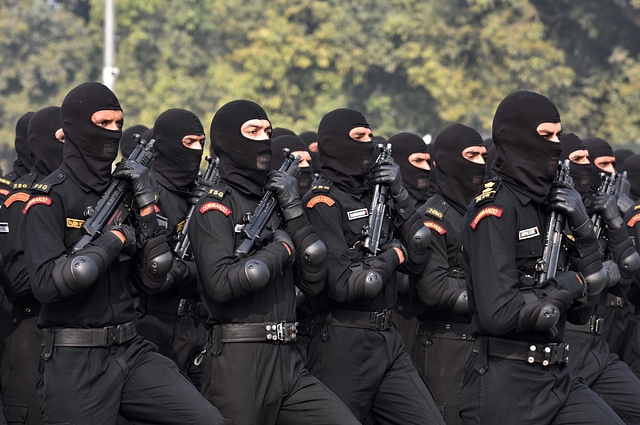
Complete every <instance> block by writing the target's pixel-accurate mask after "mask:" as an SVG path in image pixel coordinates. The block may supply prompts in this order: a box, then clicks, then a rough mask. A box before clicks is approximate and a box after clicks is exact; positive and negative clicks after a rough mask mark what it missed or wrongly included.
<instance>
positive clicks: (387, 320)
mask: <svg viewBox="0 0 640 425" xmlns="http://www.w3.org/2000/svg"><path fill="white" fill-rule="evenodd" d="M391 311H392V310H380V311H358V310H331V324H332V325H333V326H340V327H343V328H359V329H369V330H372V331H388V330H389V329H391V324H392V323H393V322H392V320H391Z"/></svg>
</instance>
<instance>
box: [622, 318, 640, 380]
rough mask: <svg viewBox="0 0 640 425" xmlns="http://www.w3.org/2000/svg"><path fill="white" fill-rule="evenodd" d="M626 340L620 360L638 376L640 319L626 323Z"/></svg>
mask: <svg viewBox="0 0 640 425" xmlns="http://www.w3.org/2000/svg"><path fill="white" fill-rule="evenodd" d="M627 335H628V339H627V341H626V344H625V346H624V348H623V350H622V354H621V355H620V359H621V360H622V361H624V362H625V363H626V364H628V365H629V367H630V368H631V370H633V371H634V372H635V373H636V374H637V375H640V319H638V318H636V317H634V318H632V319H631V320H630V321H629V323H628V333H627Z"/></svg>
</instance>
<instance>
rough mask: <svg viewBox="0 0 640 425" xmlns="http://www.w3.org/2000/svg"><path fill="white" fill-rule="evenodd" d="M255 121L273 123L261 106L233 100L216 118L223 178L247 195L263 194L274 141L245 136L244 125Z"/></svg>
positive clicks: (215, 145) (214, 137)
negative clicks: (242, 129) (243, 132)
mask: <svg viewBox="0 0 640 425" xmlns="http://www.w3.org/2000/svg"><path fill="white" fill-rule="evenodd" d="M253 119H259V120H267V121H269V117H268V116H267V113H266V112H265V111H264V109H262V107H261V106H260V105H258V104H257V103H255V102H252V101H250V100H234V101H231V102H229V103H227V104H225V105H224V106H222V107H221V108H220V109H218V111H217V112H216V114H215V115H214V117H213V120H212V121H211V130H210V138H211V147H212V149H213V152H214V153H215V154H216V156H217V157H218V158H220V165H219V170H220V177H221V178H222V179H223V180H224V181H226V182H228V183H230V184H231V185H233V186H234V187H236V188H238V189H239V190H241V191H243V192H244V193H246V194H249V195H251V194H253V195H260V194H262V192H263V189H262V188H263V185H264V182H265V180H266V178H267V173H268V172H269V169H270V165H271V139H265V140H253V139H250V138H248V137H246V136H245V135H243V134H242V131H241V128H242V125H243V124H244V123H246V122H247V121H250V120H253Z"/></svg>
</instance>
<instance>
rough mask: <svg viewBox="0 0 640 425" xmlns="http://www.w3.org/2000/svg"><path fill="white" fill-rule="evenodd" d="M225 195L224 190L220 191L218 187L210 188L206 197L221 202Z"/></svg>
mask: <svg viewBox="0 0 640 425" xmlns="http://www.w3.org/2000/svg"><path fill="white" fill-rule="evenodd" d="M226 193H227V191H226V190H221V189H220V188H219V187H212V188H211V189H209V193H207V196H209V197H211V198H215V199H219V200H221V201H222V199H223V198H224V195H225V194H226Z"/></svg>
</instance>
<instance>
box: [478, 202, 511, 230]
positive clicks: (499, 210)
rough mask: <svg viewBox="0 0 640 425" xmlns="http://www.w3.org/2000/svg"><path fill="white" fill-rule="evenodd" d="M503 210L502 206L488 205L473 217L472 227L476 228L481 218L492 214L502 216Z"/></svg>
mask: <svg viewBox="0 0 640 425" xmlns="http://www.w3.org/2000/svg"><path fill="white" fill-rule="evenodd" d="M502 211H503V210H502V208H498V207H486V208H483V209H481V210H480V212H479V213H478V214H476V217H475V218H474V219H473V221H471V228H472V229H474V230H475V228H476V226H477V225H478V223H480V220H482V219H483V218H485V217H488V216H490V215H493V216H496V217H502Z"/></svg>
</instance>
